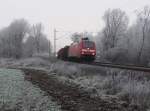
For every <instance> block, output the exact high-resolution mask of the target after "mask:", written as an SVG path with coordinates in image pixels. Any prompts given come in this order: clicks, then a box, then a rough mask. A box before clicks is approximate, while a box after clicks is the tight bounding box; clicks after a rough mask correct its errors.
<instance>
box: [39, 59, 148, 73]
mask: <svg viewBox="0 0 150 111" xmlns="http://www.w3.org/2000/svg"><path fill="white" fill-rule="evenodd" d="M41 58H42V59H45V60H49V58H48V57H47V58H46V57H41ZM74 62H75V61H74ZM75 63H78V64H86V65H92V66H102V67H109V68H119V69H127V70H135V71H142V72H150V67H145V66H137V65H122V64H112V63H104V62H92V63H91V62H77V61H76V62H75Z"/></svg>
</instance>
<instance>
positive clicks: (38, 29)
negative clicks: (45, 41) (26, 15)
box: [32, 23, 43, 53]
mask: <svg viewBox="0 0 150 111" xmlns="http://www.w3.org/2000/svg"><path fill="white" fill-rule="evenodd" d="M42 33H43V27H42V24H41V23H39V24H36V25H33V27H32V34H33V37H35V44H36V51H37V53H40V38H41V36H42Z"/></svg>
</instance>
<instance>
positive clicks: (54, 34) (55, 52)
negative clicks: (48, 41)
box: [54, 29, 57, 57]
mask: <svg viewBox="0 0 150 111" xmlns="http://www.w3.org/2000/svg"><path fill="white" fill-rule="evenodd" d="M56 32H57V31H56V29H54V57H55V56H56Z"/></svg>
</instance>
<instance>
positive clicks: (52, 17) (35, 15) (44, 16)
mask: <svg viewBox="0 0 150 111" xmlns="http://www.w3.org/2000/svg"><path fill="white" fill-rule="evenodd" d="M145 5H149V6H150V0H0V15H1V19H0V28H3V27H5V26H7V25H9V24H10V22H12V21H13V20H14V19H19V18H25V19H26V20H28V21H29V23H30V24H34V23H38V22H41V23H43V25H44V27H45V33H46V34H47V36H48V37H49V38H50V39H51V40H53V29H54V28H56V29H57V30H58V31H72V32H74V31H80V32H82V31H90V32H97V31H99V30H101V28H102V27H103V25H104V24H103V21H102V16H103V14H104V12H105V11H106V10H107V9H108V8H111V9H113V8H121V9H122V10H124V11H126V13H127V14H128V16H129V17H130V20H131V22H130V23H132V22H133V21H134V19H135V16H134V15H135V13H134V11H135V10H140V9H142V8H143V7H144V6H145ZM67 35H68V33H66V32H58V33H57V36H58V38H60V37H62V36H63V39H62V40H61V39H60V40H58V42H57V43H58V45H59V47H61V46H63V45H64V44H68V43H69V42H68V39H65V36H66V37H67ZM60 44H61V45H60Z"/></svg>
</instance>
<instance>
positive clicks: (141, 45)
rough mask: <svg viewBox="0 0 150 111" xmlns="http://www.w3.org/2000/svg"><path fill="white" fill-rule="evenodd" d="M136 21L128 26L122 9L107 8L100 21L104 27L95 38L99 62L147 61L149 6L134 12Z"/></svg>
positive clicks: (148, 51) (149, 29)
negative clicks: (98, 51)
mask: <svg viewBox="0 0 150 111" xmlns="http://www.w3.org/2000/svg"><path fill="white" fill-rule="evenodd" d="M135 14H136V15H137V19H136V21H135V22H134V23H132V25H130V26H129V18H128V16H127V14H126V13H125V12H124V11H122V10H121V9H112V10H111V9H109V10H107V11H106V12H105V14H104V16H103V20H104V22H105V27H104V28H103V30H102V31H101V32H100V33H99V34H98V35H97V41H98V42H97V47H98V50H100V55H101V56H100V59H101V60H106V61H109V62H117V63H128V64H129V63H130V64H143V65H148V63H149V62H150V7H148V6H145V7H144V8H143V9H142V10H141V11H135Z"/></svg>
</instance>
